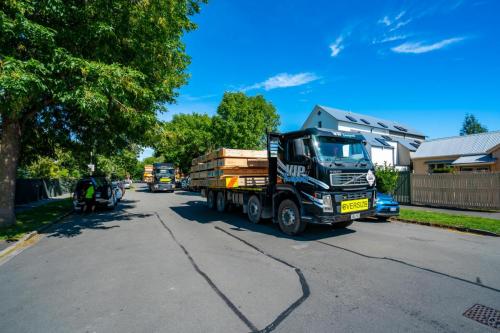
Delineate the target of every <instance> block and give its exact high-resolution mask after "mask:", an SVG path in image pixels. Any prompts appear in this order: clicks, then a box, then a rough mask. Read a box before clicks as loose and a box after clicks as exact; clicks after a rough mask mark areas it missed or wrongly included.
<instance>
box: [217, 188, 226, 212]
mask: <svg viewBox="0 0 500 333" xmlns="http://www.w3.org/2000/svg"><path fill="white" fill-rule="evenodd" d="M216 206H217V207H216V208H217V211H218V212H219V213H224V212H225V211H226V209H227V201H226V197H225V196H224V192H218V193H217V202H216Z"/></svg>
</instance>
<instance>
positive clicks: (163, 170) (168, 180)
mask: <svg viewBox="0 0 500 333" xmlns="http://www.w3.org/2000/svg"><path fill="white" fill-rule="evenodd" d="M148 185H149V190H150V191H151V192H158V191H161V192H174V190H175V166H174V164H173V163H153V180H152V182H150V183H148Z"/></svg>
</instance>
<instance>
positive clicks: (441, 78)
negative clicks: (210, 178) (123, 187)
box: [143, 0, 500, 156]
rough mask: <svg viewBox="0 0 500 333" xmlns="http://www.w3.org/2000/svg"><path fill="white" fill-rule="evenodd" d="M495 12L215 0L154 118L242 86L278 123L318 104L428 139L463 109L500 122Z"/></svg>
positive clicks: (452, 1) (478, 7)
mask: <svg viewBox="0 0 500 333" xmlns="http://www.w3.org/2000/svg"><path fill="white" fill-rule="evenodd" d="M499 12H500V1H496V0H433V1H423V0H420V1H368V0H365V1H356V0H351V1H326V0H324V1H299V0H281V1H278V0H276V1H262V0H252V1H236V0H212V1H210V2H209V4H208V5H205V6H203V7H202V11H201V13H200V14H199V15H197V16H195V17H194V18H193V19H194V21H195V22H196V23H197V24H198V29H197V30H196V31H194V32H191V33H189V34H187V35H186V36H185V37H184V41H185V43H186V48H187V52H188V54H189V55H190V56H191V58H192V63H191V65H190V66H189V69H188V71H189V73H190V75H191V79H190V80H189V83H188V84H187V85H186V86H184V87H183V88H181V89H180V91H179V92H180V96H179V98H178V103H177V104H175V105H170V106H168V109H169V112H167V113H166V114H164V115H162V116H161V118H162V119H164V120H168V119H170V118H171V117H172V115H173V114H175V113H191V112H198V113H208V114H214V113H215V111H216V108H217V105H218V104H219V102H220V100H221V97H222V94H223V93H224V92H225V91H245V92H246V93H247V94H249V95H256V94H262V95H264V96H265V97H266V99H267V100H269V101H270V102H271V103H273V104H274V105H275V107H276V108H277V110H278V112H279V114H280V116H281V127H280V129H281V130H282V131H288V130H295V129H298V128H300V126H301V125H302V123H303V122H304V120H305V119H306V117H307V115H308V114H309V112H310V111H311V110H312V108H313V107H314V105H316V104H321V105H326V106H330V107H335V108H340V109H344V110H351V111H353V112H357V113H365V114H370V115H373V116H378V117H381V118H386V119H390V120H395V121H399V122H402V123H404V124H407V125H409V126H411V127H414V128H416V129H419V130H420V131H422V132H424V133H425V134H426V135H428V136H429V137H430V138H437V137H445V136H453V135H458V131H459V129H460V126H461V123H462V121H463V118H464V115H465V113H473V114H474V115H476V116H477V117H478V118H479V120H480V121H481V122H482V123H483V124H485V125H486V126H487V127H488V129H489V130H499V129H500V23H499V21H498V15H497V14H498V13H499ZM148 154H150V151H146V152H145V153H144V154H143V156H144V155H148Z"/></svg>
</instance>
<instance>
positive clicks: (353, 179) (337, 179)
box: [330, 173, 368, 186]
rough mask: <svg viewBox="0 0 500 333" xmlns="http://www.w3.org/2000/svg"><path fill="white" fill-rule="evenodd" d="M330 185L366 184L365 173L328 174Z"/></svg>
mask: <svg viewBox="0 0 500 333" xmlns="http://www.w3.org/2000/svg"><path fill="white" fill-rule="evenodd" d="M330 182H331V184H332V186H366V185H368V181H367V180H366V173H332V174H330Z"/></svg>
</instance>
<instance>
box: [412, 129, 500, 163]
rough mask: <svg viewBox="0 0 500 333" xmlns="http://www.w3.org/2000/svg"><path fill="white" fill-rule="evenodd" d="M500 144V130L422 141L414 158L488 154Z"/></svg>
mask: <svg viewBox="0 0 500 333" xmlns="http://www.w3.org/2000/svg"><path fill="white" fill-rule="evenodd" d="M498 145H500V131H496V132H488V133H481V134H472V135H466V136H454V137H449V138H442V139H434V140H428V141H424V142H422V144H421V145H420V147H419V148H418V149H417V151H416V152H415V154H414V155H413V158H425V157H437V156H453V155H478V154H487V153H489V152H490V151H491V150H492V149H493V148H495V147H496V146H498Z"/></svg>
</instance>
